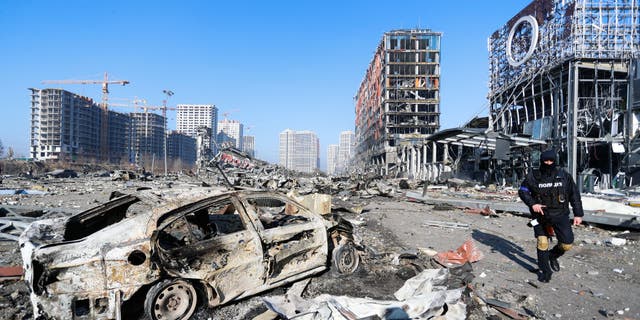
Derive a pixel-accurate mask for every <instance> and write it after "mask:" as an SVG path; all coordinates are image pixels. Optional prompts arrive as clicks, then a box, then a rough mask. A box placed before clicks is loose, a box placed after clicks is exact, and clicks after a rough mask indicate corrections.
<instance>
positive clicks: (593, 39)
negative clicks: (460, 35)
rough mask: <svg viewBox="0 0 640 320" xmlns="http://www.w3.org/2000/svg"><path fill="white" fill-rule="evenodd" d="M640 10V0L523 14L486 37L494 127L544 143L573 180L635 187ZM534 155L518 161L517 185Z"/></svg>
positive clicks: (533, 7) (548, 4)
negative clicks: (587, 179) (556, 154)
mask: <svg viewBox="0 0 640 320" xmlns="http://www.w3.org/2000/svg"><path fill="white" fill-rule="evenodd" d="M638 12H639V11H638V1H637V0H617V1H616V0H596V1H594V0H576V1H567V0H536V1H533V2H532V3H531V4H529V5H528V6H527V7H525V8H524V9H523V10H522V11H520V13H518V14H517V15H516V16H514V17H513V18H512V19H511V20H509V22H507V24H505V25H504V26H503V27H502V28H500V29H499V30H498V31H496V32H495V33H494V34H493V35H492V36H491V37H490V39H489V47H490V56H489V66H490V84H489V89H490V91H489V105H490V113H489V120H490V121H489V128H490V129H491V130H493V131H496V132H501V133H505V134H510V135H524V136H529V137H532V138H534V139H540V140H545V141H547V142H548V146H547V147H554V148H556V150H558V151H559V152H560V159H559V160H560V164H561V165H563V166H565V167H567V168H568V170H569V172H570V173H572V175H573V176H574V177H576V178H578V174H581V175H582V177H581V178H589V176H591V177H595V178H597V179H599V181H601V187H605V188H606V187H609V186H611V185H612V184H613V185H614V186H615V187H620V186H622V185H624V184H629V183H630V182H632V181H631V179H630V178H629V177H630V176H631V175H633V174H636V173H638V171H640V167H639V164H638V161H635V162H634V161H633V159H634V156H635V155H634V154H636V153H638V149H639V148H638V146H640V141H639V139H638V119H640V108H639V107H638V100H639V99H638V97H637V94H634V92H638V90H640V82H639V81H638V80H637V79H638V74H637V66H638V59H639V58H640V50H639V49H640V21H639V15H638ZM512 149H513V148H512ZM634 150H635V151H634ZM514 154H516V153H514ZM530 158H535V157H528V158H527V159H526V161H528V162H529V163H526V164H525V163H522V162H523V161H525V159H522V161H520V163H518V161H516V162H515V166H519V167H522V168H523V170H522V171H520V172H519V174H518V175H516V176H515V178H514V179H521V178H522V175H523V174H524V173H525V171H526V168H527V167H529V166H531V165H533V164H532V163H530ZM625 176H626V177H625ZM514 182H515V181H514ZM637 182H638V181H635V183H637Z"/></svg>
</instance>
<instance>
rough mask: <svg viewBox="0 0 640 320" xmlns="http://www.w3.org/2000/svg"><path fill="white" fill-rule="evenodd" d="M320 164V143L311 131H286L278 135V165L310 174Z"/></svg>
mask: <svg viewBox="0 0 640 320" xmlns="http://www.w3.org/2000/svg"><path fill="white" fill-rule="evenodd" d="M319 164H320V141H319V140H318V136H316V134H315V133H314V132H311V131H293V130H290V129H287V130H285V131H283V132H281V133H280V165H282V166H284V167H285V168H287V169H290V170H295V171H300V172H306V173H312V172H315V171H316V170H318V168H319Z"/></svg>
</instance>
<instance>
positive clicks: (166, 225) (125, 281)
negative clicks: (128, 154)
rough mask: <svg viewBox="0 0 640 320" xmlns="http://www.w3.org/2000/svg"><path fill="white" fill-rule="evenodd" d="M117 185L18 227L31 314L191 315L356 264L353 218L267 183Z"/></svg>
mask: <svg viewBox="0 0 640 320" xmlns="http://www.w3.org/2000/svg"><path fill="white" fill-rule="evenodd" d="M169 190H171V191H168V192H160V191H157V190H144V191H140V192H139V193H137V194H136V195H120V196H119V197H116V198H114V199H113V200H111V201H109V202H108V203H105V204H103V205H100V206H98V207H95V208H92V209H89V210H87V211H84V212H81V213H79V214H76V215H74V216H71V217H69V218H62V219H53V220H40V221H37V222H34V223H32V224H31V226H30V227H29V228H28V229H26V230H25V232H24V233H23V234H22V235H21V237H20V247H21V253H22V257H23V267H24V270H25V281H26V282H27V284H28V286H29V288H30V290H31V302H32V305H33V308H34V318H42V319H47V318H58V319H125V318H129V317H131V314H135V312H142V310H141V309H143V308H142V307H141V306H144V312H145V313H146V314H147V315H148V316H149V317H151V318H152V319H178V318H180V319H184V318H188V317H190V316H191V315H192V314H193V313H194V311H195V309H196V305H197V304H198V303H199V302H202V303H206V304H208V305H209V306H211V307H214V306H217V305H221V304H225V303H228V302H230V301H233V300H237V299H240V298H243V297H246V296H249V295H253V294H256V293H259V292H261V291H264V290H267V289H270V288H274V287H277V286H280V285H283V284H286V283H290V282H293V281H296V280H298V279H301V278H304V277H307V276H309V275H312V274H315V273H318V272H321V271H323V270H325V269H326V268H327V267H328V266H329V260H330V259H331V258H330V257H331V255H330V253H331V250H333V259H335V260H336V263H337V266H338V270H339V271H340V272H352V271H354V270H355V269H356V268H357V264H358V255H357V252H356V251H355V249H354V248H355V247H354V245H353V235H352V232H351V231H352V226H351V225H350V224H349V223H348V222H347V221H345V220H341V219H338V220H335V219H329V218H327V217H323V216H321V215H319V214H316V213H313V212H310V211H309V210H308V209H307V208H305V207H304V206H302V205H300V204H299V203H298V202H296V201H294V200H293V199H291V198H289V197H287V196H284V195H281V194H277V193H270V192H257V191H226V190H223V189H213V188H191V189H188V190H174V189H169Z"/></svg>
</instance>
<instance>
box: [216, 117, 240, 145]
mask: <svg viewBox="0 0 640 320" xmlns="http://www.w3.org/2000/svg"><path fill="white" fill-rule="evenodd" d="M243 128H244V126H243V125H242V123H240V122H239V121H236V120H228V119H224V120H222V121H220V122H218V139H217V140H218V144H219V145H220V146H221V147H222V146H223V145H229V146H232V147H235V148H236V149H238V150H242V137H243V136H244V133H243Z"/></svg>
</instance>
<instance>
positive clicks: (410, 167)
mask: <svg viewBox="0 0 640 320" xmlns="http://www.w3.org/2000/svg"><path fill="white" fill-rule="evenodd" d="M440 39H441V33H439V32H434V31H431V30H429V29H414V30H394V31H389V32H386V33H385V34H384V35H383V37H382V40H381V41H380V44H379V45H378V48H377V50H376V52H375V54H374V56H373V59H372V61H371V63H370V65H369V67H368V69H367V72H366V74H365V76H364V79H363V81H362V83H361V84H360V88H359V89H358V92H357V94H356V97H355V113H356V118H355V140H356V148H355V157H354V162H355V163H356V164H357V166H358V167H360V168H366V169H367V170H368V171H375V172H376V173H379V174H383V175H399V174H401V173H403V172H410V173H415V174H421V173H422V170H423V168H426V166H427V164H428V163H430V162H431V161H432V159H433V158H434V157H435V154H433V153H435V151H436V150H435V148H434V146H435V144H431V145H429V144H426V143H425V138H426V137H427V136H429V135H430V134H432V133H434V132H436V131H438V130H439V129H440Z"/></svg>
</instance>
